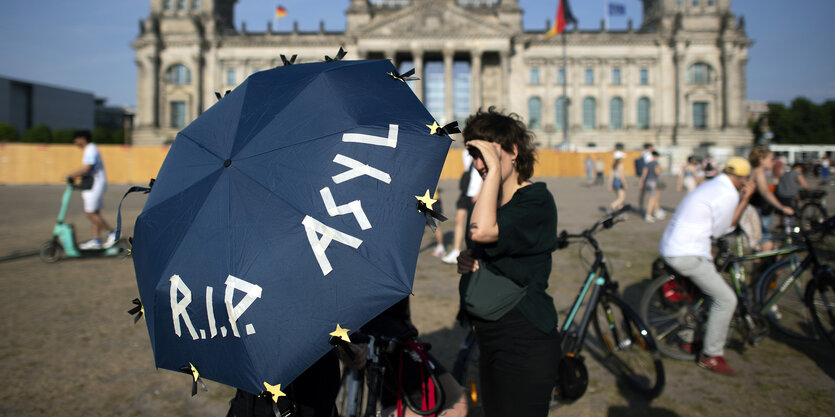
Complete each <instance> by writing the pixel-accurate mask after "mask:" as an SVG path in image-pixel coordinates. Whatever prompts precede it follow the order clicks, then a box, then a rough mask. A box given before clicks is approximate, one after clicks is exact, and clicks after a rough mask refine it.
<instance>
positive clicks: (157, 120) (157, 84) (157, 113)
mask: <svg viewBox="0 0 835 417" xmlns="http://www.w3.org/2000/svg"><path fill="white" fill-rule="evenodd" d="M151 61H152V66H151V68H153V74H154V75H153V77H154V82H153V85H154V91H153V95H152V97H153V101H154V108H153V112H152V114H153V121H154V122H153V126H154V127H162V124H163V121H162V117H161V116H162V110H161V109H163V108H164V107H163V103H162V94H161V91H160V90H161V89H162V77H163V76H164V74H162V62H161V61H162V60H161V59H160V57H159V55H157V56H154V57H152V58H151Z"/></svg>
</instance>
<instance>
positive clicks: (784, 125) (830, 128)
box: [768, 97, 835, 144]
mask: <svg viewBox="0 0 835 417" xmlns="http://www.w3.org/2000/svg"><path fill="white" fill-rule="evenodd" d="M768 125H769V127H770V128H771V131H772V132H773V133H774V142H776V143H782V144H794V143H796V144H803V143H808V144H817V143H820V144H835V102H833V101H827V102H826V103H824V104H821V105H818V104H815V103H813V102H811V101H810V100H809V99H807V98H805V97H798V98H796V99H794V100H792V103H791V106H790V107H786V106H784V105H783V104H781V103H769V105H768Z"/></svg>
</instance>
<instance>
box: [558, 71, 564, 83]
mask: <svg viewBox="0 0 835 417" xmlns="http://www.w3.org/2000/svg"><path fill="white" fill-rule="evenodd" d="M557 84H559V85H563V84H565V68H559V69H557Z"/></svg>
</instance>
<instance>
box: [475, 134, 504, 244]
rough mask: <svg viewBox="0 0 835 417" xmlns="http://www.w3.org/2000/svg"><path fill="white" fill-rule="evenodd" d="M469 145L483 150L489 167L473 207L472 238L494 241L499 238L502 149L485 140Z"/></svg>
mask: <svg viewBox="0 0 835 417" xmlns="http://www.w3.org/2000/svg"><path fill="white" fill-rule="evenodd" d="M467 146H473V147H475V148H476V149H478V150H479V151H480V152H481V158H482V161H483V162H484V165H485V167H486V168H487V174H486V175H485V176H484V182H482V183H481V190H480V191H479V196H478V201H476V203H475V206H474V207H473V214H472V216H471V218H470V224H469V232H470V239H472V240H473V242H478V243H492V242H495V241H497V240H499V224H498V222H497V220H496V210H498V202H499V189H500V187H501V184H502V172H501V170H502V169H501V162H500V161H501V151H500V148H499V145H498V144H494V143H491V142H487V141H484V140H471V141H469V142H467Z"/></svg>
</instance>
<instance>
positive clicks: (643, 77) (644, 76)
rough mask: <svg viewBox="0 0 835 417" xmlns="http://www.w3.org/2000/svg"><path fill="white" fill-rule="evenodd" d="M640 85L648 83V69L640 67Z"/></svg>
mask: <svg viewBox="0 0 835 417" xmlns="http://www.w3.org/2000/svg"><path fill="white" fill-rule="evenodd" d="M638 81H640V83H641V85H648V84H649V69H647V68H641V71H640V72H639V80H638Z"/></svg>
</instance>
